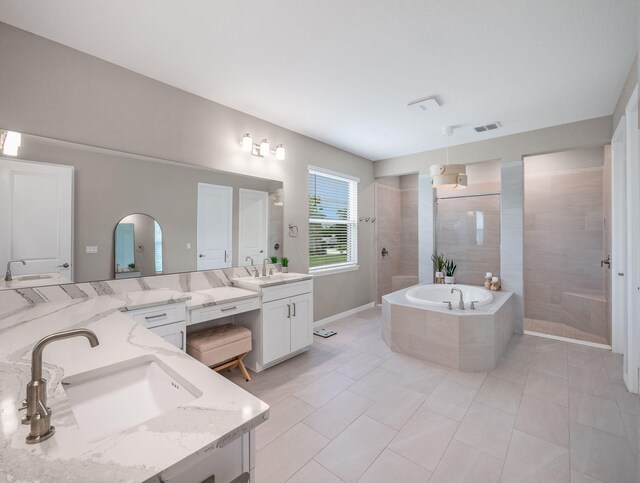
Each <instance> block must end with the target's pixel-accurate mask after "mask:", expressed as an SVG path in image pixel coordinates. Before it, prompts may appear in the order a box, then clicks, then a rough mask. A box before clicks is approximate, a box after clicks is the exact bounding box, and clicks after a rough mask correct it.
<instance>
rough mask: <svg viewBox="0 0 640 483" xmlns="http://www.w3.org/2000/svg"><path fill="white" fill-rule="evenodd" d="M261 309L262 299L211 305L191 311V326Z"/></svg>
mask: <svg viewBox="0 0 640 483" xmlns="http://www.w3.org/2000/svg"><path fill="white" fill-rule="evenodd" d="M259 308H260V297H254V298H251V299H245V300H238V301H237V302H228V303H225V304H217V305H210V306H209V307H200V308H197V309H193V310H191V311H190V314H189V325H192V324H199V323H200V322H207V321H209V320H215V319H220V318H222V317H227V316H229V315H235V314H240V313H242V312H248V311H249V310H256V309H259Z"/></svg>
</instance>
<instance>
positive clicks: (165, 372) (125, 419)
mask: <svg viewBox="0 0 640 483" xmlns="http://www.w3.org/2000/svg"><path fill="white" fill-rule="evenodd" d="M62 386H63V388H64V391H65V393H66V395H67V398H68V400H69V404H70V405H71V410H72V411H73V415H74V416H75V419H76V422H77V423H78V426H79V427H80V432H81V433H82V436H83V438H84V439H85V440H86V441H89V442H93V441H99V440H101V439H104V438H106V437H108V436H112V435H114V434H117V433H120V432H122V431H125V430H127V429H129V428H133V427H135V426H138V425H140V424H142V423H144V422H145V421H148V420H150V419H152V418H155V417H156V416H159V415H161V414H163V413H165V412H167V411H170V410H172V409H175V408H177V407H178V406H181V405H183V404H186V403H188V402H189V401H192V400H193V399H196V398H198V397H200V396H201V395H202V392H201V391H199V390H198V389H197V388H196V387H195V386H193V385H192V384H191V383H189V382H188V381H186V380H185V379H184V378H182V377H181V376H180V375H179V374H177V373H176V372H175V371H174V370H173V369H171V368H170V367H168V366H167V365H166V364H164V363H163V362H162V361H160V360H159V359H158V358H157V357H155V356H150V355H149V356H142V357H136V358H134V359H129V360H127V361H123V362H119V363H117V364H112V365H110V366H105V367H101V368H99V369H95V370H92V371H88V372H83V373H80V374H75V375H73V376H69V377H67V378H64V379H63V380H62Z"/></svg>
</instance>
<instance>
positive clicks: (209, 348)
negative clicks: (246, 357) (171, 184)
mask: <svg viewBox="0 0 640 483" xmlns="http://www.w3.org/2000/svg"><path fill="white" fill-rule="evenodd" d="M250 350H251V331H250V330H249V329H247V328H245V327H240V326H239V325H234V324H225V325H218V326H216V327H211V328H210V329H206V330H201V331H198V332H194V333H192V334H189V335H188V336H187V354H189V355H190V356H191V357H193V358H194V359H197V360H199V361H200V362H202V363H203V364H205V365H207V366H214V365H216V364H219V363H221V362H224V361H226V360H228V359H231V358H233V357H236V356H238V355H240V354H245V353H247V352H249V351H250Z"/></svg>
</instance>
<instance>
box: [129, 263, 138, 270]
mask: <svg viewBox="0 0 640 483" xmlns="http://www.w3.org/2000/svg"><path fill="white" fill-rule="evenodd" d="M127 266H128V267H129V268H130V269H131V270H133V269H134V268H136V264H135V263H130V264H129V265H127Z"/></svg>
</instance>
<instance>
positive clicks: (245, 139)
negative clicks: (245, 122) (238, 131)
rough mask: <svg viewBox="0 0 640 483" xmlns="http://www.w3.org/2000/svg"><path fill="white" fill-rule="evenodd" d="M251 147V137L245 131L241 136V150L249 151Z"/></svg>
mask: <svg viewBox="0 0 640 483" xmlns="http://www.w3.org/2000/svg"><path fill="white" fill-rule="evenodd" d="M252 147H253V139H251V134H249V133H247V134H245V135H244V136H242V150H243V151H244V152H245V153H250V152H251V148H252Z"/></svg>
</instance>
